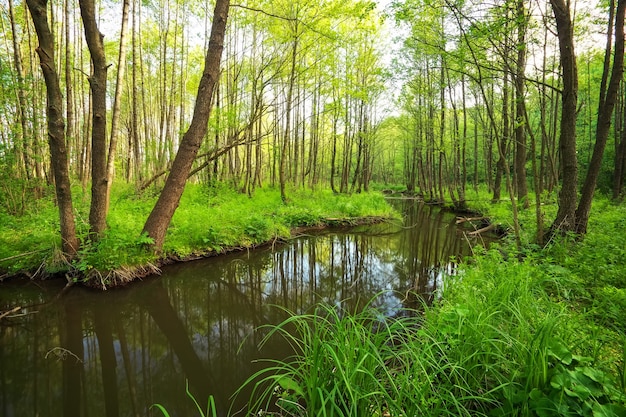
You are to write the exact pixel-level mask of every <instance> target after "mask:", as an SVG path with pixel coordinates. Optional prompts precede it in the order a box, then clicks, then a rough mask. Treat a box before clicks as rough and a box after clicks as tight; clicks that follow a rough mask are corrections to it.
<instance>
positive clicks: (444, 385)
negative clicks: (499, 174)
mask: <svg viewBox="0 0 626 417" xmlns="http://www.w3.org/2000/svg"><path fill="white" fill-rule="evenodd" d="M477 200H480V199H477ZM480 201H482V200H480ZM476 206H477V208H478V209H480V210H481V211H482V212H483V214H485V215H490V216H491V217H492V219H494V220H497V221H500V222H501V223H503V224H506V223H507V219H508V218H510V217H508V216H507V213H508V214H509V215H510V211H509V210H510V202H509V203H507V202H502V203H498V204H496V205H491V204H490V203H489V204H487V203H481V204H480V205H476ZM548 210H550V208H549V207H548ZM534 216H535V212H534V210H533V209H532V208H530V209H528V210H521V211H520V223H521V224H522V226H523V227H522V233H523V236H522V238H521V240H522V242H523V246H522V251H523V253H518V252H517V249H516V245H515V243H514V242H513V237H511V238H510V240H511V241H508V240H507V239H505V240H504V241H503V242H501V243H500V244H499V245H493V247H492V248H491V249H490V250H488V251H483V250H480V249H477V250H476V251H475V253H474V255H473V256H472V258H471V259H468V260H467V262H464V263H463V264H462V265H461V266H460V268H459V270H458V272H457V274H455V275H452V276H447V277H445V278H444V282H445V285H444V288H443V290H442V291H441V292H440V294H439V298H438V301H436V302H435V303H434V305H432V306H424V307H423V310H421V311H419V312H416V314H415V315H412V316H408V317H402V318H399V319H391V320H384V321H381V314H380V313H378V312H375V311H371V310H366V311H363V312H362V313H359V314H356V315H350V314H344V312H341V311H337V310H336V308H335V307H333V306H321V307H320V308H319V309H318V310H317V311H316V312H314V313H313V314H307V315H293V316H292V317H290V318H289V319H287V320H286V321H285V322H284V323H283V324H281V325H279V326H275V327H274V328H273V333H278V334H282V335H283V336H284V337H285V339H286V340H288V341H289V343H290V344H292V345H296V346H299V347H300V348H301V349H302V353H301V354H297V355H296V356H295V357H294V358H293V359H292V360H290V361H288V362H286V363H273V364H272V366H271V367H270V368H269V369H267V370H263V371H261V372H259V374H258V375H256V376H255V377H256V378H261V380H262V381H263V382H262V383H261V384H256V382H252V381H253V378H251V379H250V382H249V384H250V385H252V386H255V388H256V390H257V391H260V392H262V393H263V394H262V395H261V396H260V397H258V398H254V399H253V400H252V401H251V403H250V408H251V409H252V410H254V411H256V410H267V409H272V408H275V407H277V408H279V409H281V410H287V412H286V413H285V414H284V415H304V414H307V412H312V410H316V411H318V410H320V409H325V410H331V409H332V410H334V411H338V410H339V411H338V413H340V414H341V415H345V416H360V415H366V414H368V415H381V416H382V415H425V416H429V415H456V416H477V415H478V416H558V415H567V416H591V415H593V416H623V415H626V325H625V323H626V207H624V205H620V204H614V203H612V202H610V201H609V200H607V199H603V198H597V199H596V201H595V202H594V208H593V212H592V217H591V219H590V223H589V230H588V234H587V235H586V236H585V237H584V239H582V241H576V240H574V239H573V238H563V239H561V240H558V241H552V242H550V243H549V244H548V245H547V246H545V247H538V246H537V245H533V244H532V236H533V234H534V233H535V231H534V230H533V219H534ZM287 329H289V331H286V330H287ZM293 329H296V331H295V333H294V332H293ZM257 380H258V379H257ZM329 407H330V408H329Z"/></svg>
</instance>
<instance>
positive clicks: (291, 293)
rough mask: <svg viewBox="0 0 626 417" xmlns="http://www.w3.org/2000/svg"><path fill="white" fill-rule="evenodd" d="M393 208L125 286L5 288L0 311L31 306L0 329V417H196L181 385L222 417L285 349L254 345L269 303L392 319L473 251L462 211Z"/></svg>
mask: <svg viewBox="0 0 626 417" xmlns="http://www.w3.org/2000/svg"><path fill="white" fill-rule="evenodd" d="M396 204H398V206H399V209H401V210H403V212H404V213H405V219H404V221H403V222H402V223H400V222H396V223H388V224H380V225H375V226H363V227H358V228H353V229H350V230H345V231H337V230H334V231H325V232H322V233H319V234H317V235H315V236H302V237H299V238H297V239H295V240H294V241H293V242H290V243H289V244H286V245H281V246H278V247H274V248H271V247H270V248H265V249H263V250H256V251H251V252H249V253H239V254H232V255H227V256H222V257H218V258H212V259H206V260H202V261H197V262H193V263H187V264H179V265H172V266H170V267H168V268H166V269H165V271H164V273H163V276H162V277H160V278H156V279H149V280H147V281H146V282H143V283H139V284H137V285H134V286H133V287H132V288H128V289H124V290H120V291H109V292H107V293H102V294H101V293H93V292H90V291H87V290H83V289H80V288H75V289H72V290H71V291H70V292H69V293H68V294H66V295H64V296H63V297H62V298H60V299H58V300H55V299H54V294H55V293H56V292H58V291H60V290H61V286H62V284H61V283H52V285H51V286H46V287H45V288H44V289H40V288H38V287H35V286H34V285H33V284H31V283H18V284H13V285H12V286H5V287H3V288H2V289H1V291H0V310H6V309H8V308H9V307H11V306H15V305H22V306H25V305H33V307H31V308H26V309H25V313H27V314H26V315H22V316H20V317H13V318H11V319H8V320H7V319H5V320H2V321H1V322H0V414H1V415H3V416H7V417H10V416H28V415H33V416H60V415H64V416H77V417H78V416H107V417H113V416H144V415H151V414H154V415H159V413H158V412H157V411H155V410H154V409H152V410H151V409H150V405H151V404H154V403H161V404H163V405H164V406H165V407H166V408H167V409H168V410H169V412H170V414H171V415H172V416H189V415H197V412H196V411H195V408H194V406H193V404H192V403H191V402H190V401H189V399H188V398H187V397H186V395H185V383H186V381H188V383H189V389H190V391H191V392H192V393H193V394H194V395H195V396H196V397H197V398H199V399H203V398H206V397H207V396H208V394H212V395H214V396H215V397H216V399H217V402H218V407H219V408H220V412H221V413H225V412H226V410H227V408H228V404H229V402H230V400H229V398H230V397H231V395H232V393H233V392H234V391H235V390H236V389H237V388H238V387H239V386H240V385H241V383H242V382H243V381H244V380H245V379H247V378H248V377H249V376H250V375H251V374H252V373H254V372H255V371H256V370H258V369H259V367H261V366H263V363H260V362H255V360H256V359H258V358H268V357H273V358H280V357H284V356H285V355H287V354H289V351H288V349H287V346H284V345H282V344H281V343H280V341H278V340H277V341H274V342H272V343H270V344H268V345H266V346H265V347H264V350H263V351H259V349H258V343H259V341H260V339H261V338H262V337H263V333H262V331H255V329H257V328H259V326H261V325H263V324H267V323H278V322H280V321H281V320H282V319H284V317H285V313H284V311H283V310H281V309H279V308H276V307H275V306H282V307H286V308H287V309H289V310H292V311H296V312H306V311H310V309H311V308H312V307H313V306H314V305H315V304H316V303H318V302H326V303H331V304H336V305H338V306H341V307H342V308H345V309H348V310H350V311H355V310H358V309H361V308H363V306H364V305H365V304H366V303H368V302H370V300H372V299H373V301H372V305H373V306H374V307H376V308H378V309H380V310H381V311H383V312H384V313H385V314H389V315H392V314H395V313H396V312H397V311H398V310H399V309H400V308H402V307H403V306H414V304H412V303H415V302H416V301H415V299H414V298H413V299H412V298H410V297H407V296H406V295H407V294H408V293H410V291H409V290H415V291H416V292H417V293H419V294H420V297H422V298H423V299H429V298H431V297H432V296H433V294H434V293H435V291H436V290H437V288H439V287H440V286H441V285H442V279H443V274H444V272H449V271H451V270H453V269H454V267H455V265H454V261H453V260H454V259H456V258H457V257H458V256H461V255H463V254H465V253H466V252H467V251H468V250H469V249H468V242H467V241H466V240H465V239H463V238H462V236H459V230H458V228H457V226H456V225H455V224H454V216H452V215H450V214H446V213H444V212H441V211H437V210H431V209H430V208H428V207H425V206H423V205H420V204H418V203H416V202H411V201H409V202H397V203H396ZM400 205H402V206H400ZM50 300H52V301H51V302H48V301H50ZM46 302H48V303H47V304H46ZM245 396H246V393H244V394H243V398H245ZM242 401H243V400H236V401H235V405H234V408H235V409H239V408H241V407H243V405H244V403H243V402H242ZM200 403H201V404H206V402H205V401H203V400H201V401H200Z"/></svg>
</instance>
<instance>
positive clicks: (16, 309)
mask: <svg viewBox="0 0 626 417" xmlns="http://www.w3.org/2000/svg"><path fill="white" fill-rule="evenodd" d="M21 309H22V307H15V308H13V309H12V310H9V311H5V312H4V313H2V314H0V320H2V319H3V318H5V317H6V316H8V315H9V314H13V313H17V312H18V311H20V310H21Z"/></svg>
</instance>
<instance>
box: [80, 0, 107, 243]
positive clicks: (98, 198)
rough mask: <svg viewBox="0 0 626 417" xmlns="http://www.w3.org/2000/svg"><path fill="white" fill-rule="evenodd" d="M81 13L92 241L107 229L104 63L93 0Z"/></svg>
mask: <svg viewBox="0 0 626 417" xmlns="http://www.w3.org/2000/svg"><path fill="white" fill-rule="evenodd" d="M79 4H80V14H81V17H82V19H83V26H84V28H85V39H86V40H87V47H88V48H89V54H90V55H91V63H92V74H91V76H90V77H89V86H90V88H91V103H92V104H91V111H92V127H91V206H90V210H89V232H90V237H91V239H98V238H99V237H100V235H101V234H102V232H103V231H104V230H105V229H106V211H107V207H106V205H107V189H108V187H107V169H106V168H107V165H106V164H107V162H106V157H107V146H106V145H107V137H106V127H107V126H106V121H107V118H106V116H107V107H106V87H107V69H108V66H107V63H106V57H105V55H104V43H103V39H104V35H102V33H100V30H99V29H98V24H97V22H96V11H95V4H94V0H81V1H80V2H79Z"/></svg>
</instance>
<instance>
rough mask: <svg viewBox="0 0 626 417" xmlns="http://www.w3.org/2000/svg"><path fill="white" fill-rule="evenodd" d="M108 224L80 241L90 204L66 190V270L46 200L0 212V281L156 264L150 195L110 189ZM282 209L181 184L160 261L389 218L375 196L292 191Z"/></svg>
mask: <svg viewBox="0 0 626 417" xmlns="http://www.w3.org/2000/svg"><path fill="white" fill-rule="evenodd" d="M112 192H113V194H112V197H111V204H110V211H109V214H108V217H107V225H108V229H107V230H106V232H105V234H104V236H102V238H101V239H100V240H99V241H98V242H96V243H90V242H89V241H88V239H87V235H88V232H89V225H88V221H87V219H88V212H89V199H88V196H87V195H86V194H85V193H84V192H83V190H81V189H79V188H76V189H74V190H73V194H74V207H75V218H76V224H77V230H78V234H79V237H80V238H81V241H82V242H83V245H82V247H81V250H80V251H79V254H78V256H77V258H76V259H74V260H72V263H71V264H69V263H68V261H67V260H66V259H64V258H63V256H61V255H62V254H61V251H60V246H61V242H60V236H59V232H58V230H59V224H58V222H59V220H58V211H57V208H56V207H55V206H54V204H53V202H52V201H51V200H46V199H41V200H36V201H35V202H34V203H33V204H32V205H31V206H30V207H29V209H28V210H26V211H25V212H24V213H22V214H21V215H19V216H18V215H12V214H8V213H7V212H3V211H0V279H1V278H2V277H3V276H7V275H11V274H16V273H20V272H30V273H34V272H39V273H41V272H45V273H55V272H62V271H67V270H68V269H73V270H74V271H75V272H76V271H78V273H79V274H78V275H83V276H84V275H87V274H89V273H90V272H91V271H101V272H106V271H110V270H115V269H118V268H132V267H135V266H141V265H144V264H146V263H149V262H156V261H158V259H156V257H155V256H154V255H153V254H152V253H150V252H149V251H148V250H146V248H147V246H149V245H148V244H149V243H150V240H149V238H148V237H147V236H144V235H142V233H141V230H142V227H143V224H144V222H145V220H146V218H147V217H148V214H149V213H150V210H151V209H152V207H153V206H154V203H155V201H156V195H155V193H153V192H151V191H150V190H148V191H146V192H145V193H144V194H137V193H136V191H135V190H134V189H133V188H132V187H131V186H129V185H125V184H115V186H114V187H113V191H112ZM290 196H291V202H290V203H289V204H288V205H285V204H283V203H282V201H281V199H280V193H279V191H278V190H276V189H272V188H262V189H257V190H256V191H255V193H254V195H253V197H251V198H250V197H248V196H247V195H244V194H241V193H238V192H236V191H234V190H233V189H231V188H230V187H228V186H227V185H224V184H214V185H212V186H207V185H200V184H188V185H187V187H186V189H185V192H184V194H183V196H182V199H181V202H180V205H179V208H178V209H177V211H176V214H175V215H174V218H173V219H172V222H171V225H170V227H169V229H168V232H167V236H166V240H165V245H164V248H163V250H164V252H163V254H162V255H161V256H162V257H174V258H185V257H188V256H191V255H196V254H207V253H211V252H215V253H220V252H222V251H225V250H229V249H236V248H247V247H252V246H255V245H259V244H262V243H265V242H268V241H272V240H275V239H283V238H288V237H289V235H290V231H291V229H292V228H294V227H301V226H316V225H323V224H324V223H325V222H326V220H327V219H348V218H354V217H365V216H380V217H392V216H394V213H393V211H392V209H391V208H390V207H389V206H388V205H387V203H386V202H385V200H384V198H383V196H382V195H381V194H379V193H362V194H353V195H335V194H333V193H332V192H330V191H316V192H312V191H292V192H291V193H290Z"/></svg>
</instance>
